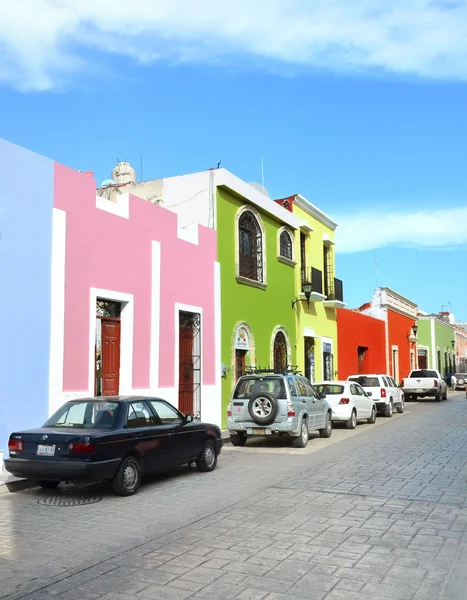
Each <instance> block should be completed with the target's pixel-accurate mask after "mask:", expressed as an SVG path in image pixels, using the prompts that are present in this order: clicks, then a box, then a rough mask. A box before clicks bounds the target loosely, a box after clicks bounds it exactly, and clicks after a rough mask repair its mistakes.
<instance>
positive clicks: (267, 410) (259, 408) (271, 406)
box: [248, 392, 279, 425]
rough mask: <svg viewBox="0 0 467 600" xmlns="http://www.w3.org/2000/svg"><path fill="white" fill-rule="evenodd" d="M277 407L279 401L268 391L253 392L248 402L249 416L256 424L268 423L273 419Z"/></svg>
mask: <svg viewBox="0 0 467 600" xmlns="http://www.w3.org/2000/svg"><path fill="white" fill-rule="evenodd" d="M278 409H279V403H278V402H277V400H276V398H275V397H274V396H273V395H272V394H270V393H269V392H258V393H257V394H253V395H252V396H251V398H250V401H249V403H248V412H249V413H250V417H251V418H252V419H253V421H254V422H255V423H258V425H269V424H270V423H272V422H273V421H274V419H275V418H276V415H277V411H278Z"/></svg>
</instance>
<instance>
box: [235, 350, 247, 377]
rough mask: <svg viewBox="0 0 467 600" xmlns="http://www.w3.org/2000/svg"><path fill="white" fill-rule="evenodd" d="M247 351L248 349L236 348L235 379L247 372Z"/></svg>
mask: <svg viewBox="0 0 467 600" xmlns="http://www.w3.org/2000/svg"><path fill="white" fill-rule="evenodd" d="M246 353H247V351H246V350H238V349H237V350H235V381H238V379H240V377H241V376H242V375H244V374H245V368H246V361H245V359H246Z"/></svg>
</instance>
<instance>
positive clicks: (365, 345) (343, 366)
mask: <svg viewBox="0 0 467 600" xmlns="http://www.w3.org/2000/svg"><path fill="white" fill-rule="evenodd" d="M337 336H338V337H337V347H338V356H339V379H347V377H349V375H354V374H357V373H358V374H360V373H385V372H386V370H387V365H386V324H385V322H384V321H383V320H382V319H376V318H375V317H370V316H368V315H365V314H362V313H360V312H358V311H354V310H347V309H345V308H340V309H339V310H338V311H337Z"/></svg>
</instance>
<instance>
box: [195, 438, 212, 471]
mask: <svg viewBox="0 0 467 600" xmlns="http://www.w3.org/2000/svg"><path fill="white" fill-rule="evenodd" d="M216 465H217V452H216V446H215V444H214V442H213V441H212V440H208V441H207V442H206V443H205V444H204V446H203V449H202V450H201V453H200V455H199V456H198V459H197V460H196V466H197V467H198V471H201V473H209V472H210V471H214V469H215V468H216Z"/></svg>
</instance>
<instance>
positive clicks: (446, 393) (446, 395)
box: [443, 390, 448, 400]
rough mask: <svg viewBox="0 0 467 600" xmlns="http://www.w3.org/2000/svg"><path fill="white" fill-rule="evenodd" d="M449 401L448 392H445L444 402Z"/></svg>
mask: <svg viewBox="0 0 467 600" xmlns="http://www.w3.org/2000/svg"><path fill="white" fill-rule="evenodd" d="M447 399H448V391H447V390H446V391H445V392H444V396H443V400H447Z"/></svg>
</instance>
